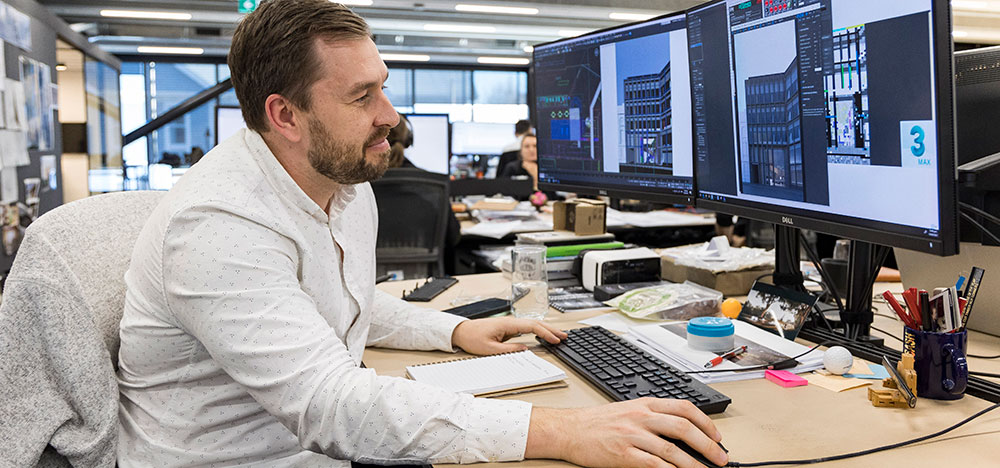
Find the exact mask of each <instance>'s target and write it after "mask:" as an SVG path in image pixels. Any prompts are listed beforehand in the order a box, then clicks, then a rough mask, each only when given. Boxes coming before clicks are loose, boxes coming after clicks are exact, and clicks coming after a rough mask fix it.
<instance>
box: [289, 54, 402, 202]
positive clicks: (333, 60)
mask: <svg viewBox="0 0 1000 468" xmlns="http://www.w3.org/2000/svg"><path fill="white" fill-rule="evenodd" d="M313 46H314V48H315V49H314V53H316V55H317V57H318V58H319V62H320V70H321V76H322V78H320V79H319V81H317V82H316V83H313V85H312V87H311V88H310V99H311V100H312V103H311V108H310V111H309V112H307V113H305V121H306V123H307V126H308V145H309V150H308V157H309V163H310V164H311V165H312V167H313V169H315V170H316V172H319V173H320V174H322V175H324V176H326V177H327V178H329V179H331V180H333V181H334V182H337V183H340V184H357V183H361V182H367V181H369V180H373V179H377V178H379V177H381V176H382V174H383V173H385V171H386V169H387V168H388V156H389V143H388V142H387V141H386V136H388V135H389V130H390V129H391V128H392V127H394V126H396V124H397V123H398V122H399V115H398V114H397V113H396V110H395V109H393V107H392V104H391V103H390V102H389V98H388V97H386V95H385V93H384V92H383V91H382V86H383V84H384V83H385V80H386V79H387V78H388V76H389V72H388V70H387V69H386V66H385V63H384V62H382V58H381V57H379V54H378V49H376V47H375V43H373V42H372V41H371V40H370V39H367V38H365V39H354V40H347V41H338V42H336V43H333V44H327V43H325V42H323V41H321V40H317V41H315V42H314V44H313Z"/></svg>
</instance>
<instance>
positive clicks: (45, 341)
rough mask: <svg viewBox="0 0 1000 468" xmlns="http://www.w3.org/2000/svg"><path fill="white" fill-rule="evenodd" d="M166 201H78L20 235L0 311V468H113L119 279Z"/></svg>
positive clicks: (117, 197)
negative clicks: (154, 213) (157, 208)
mask: <svg viewBox="0 0 1000 468" xmlns="http://www.w3.org/2000/svg"><path fill="white" fill-rule="evenodd" d="M164 195H165V192H119V193H111V194H106V195H99V196H94V197H90V198H85V199H82V200H78V201H75V202H73V203H70V204H67V205H64V206H61V207H59V208H56V209H55V210H52V211H51V212H49V213H46V214H45V215H44V216H41V217H40V218H39V219H38V220H36V221H35V222H34V223H32V224H31V226H29V227H28V229H27V230H26V231H25V237H24V240H23V241H22V243H21V246H20V249H19V251H18V253H17V258H16V259H15V261H14V265H13V268H12V269H11V272H10V275H9V276H8V278H7V281H6V285H5V288H4V291H3V298H2V305H0V394H2V395H4V403H3V405H0V421H3V422H4V423H3V424H0V445H2V446H3V447H4V449H3V450H0V466H32V465H36V466H70V464H72V466H84V467H91V466H93V467H105V466H107V467H112V466H115V455H116V450H117V441H118V384H117V381H116V379H115V368H116V366H117V361H118V347H119V337H118V325H119V322H120V321H121V317H122V312H123V310H124V301H125V281H124V275H125V270H126V269H127V268H128V264H129V261H130V259H131V257H132V248H133V246H134V245H135V241H136V238H137V237H138V235H139V232H140V231H141V229H142V226H143V224H144V223H145V221H146V218H147V217H148V215H149V213H150V212H151V211H152V210H153V208H154V207H155V206H156V205H157V204H158V203H159V202H160V200H161V199H162V197H163V196H164Z"/></svg>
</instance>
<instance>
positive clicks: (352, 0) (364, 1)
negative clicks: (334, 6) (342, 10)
mask: <svg viewBox="0 0 1000 468" xmlns="http://www.w3.org/2000/svg"><path fill="white" fill-rule="evenodd" d="M330 1H331V2H333V3H339V4H341V5H351V6H370V5H371V4H372V3H373V2H372V0H330Z"/></svg>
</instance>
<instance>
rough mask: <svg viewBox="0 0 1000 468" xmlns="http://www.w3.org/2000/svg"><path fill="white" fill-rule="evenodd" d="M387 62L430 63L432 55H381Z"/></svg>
mask: <svg viewBox="0 0 1000 468" xmlns="http://www.w3.org/2000/svg"><path fill="white" fill-rule="evenodd" d="M379 55H380V56H381V57H382V60H384V61H386V62H430V61H431V56H430V55H421V54H379Z"/></svg>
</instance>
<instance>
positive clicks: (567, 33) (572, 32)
mask: <svg viewBox="0 0 1000 468" xmlns="http://www.w3.org/2000/svg"><path fill="white" fill-rule="evenodd" d="M588 32H589V31H584V30H582V29H560V30H558V31H556V34H558V35H559V37H576V36H579V35H581V34H587V33H588Z"/></svg>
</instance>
